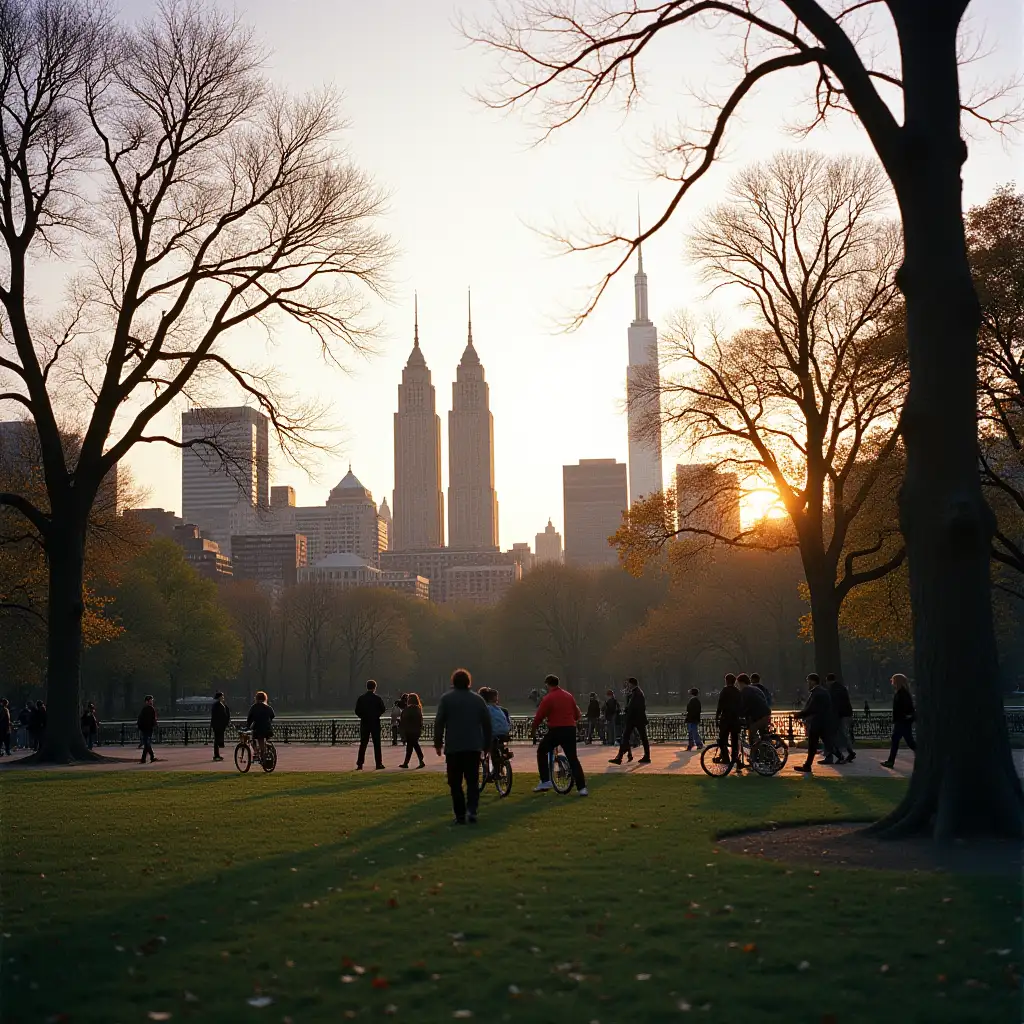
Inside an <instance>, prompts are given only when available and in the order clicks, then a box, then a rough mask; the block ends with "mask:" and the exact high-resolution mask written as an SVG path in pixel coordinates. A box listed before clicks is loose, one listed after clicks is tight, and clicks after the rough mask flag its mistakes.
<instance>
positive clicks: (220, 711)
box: [210, 690, 231, 761]
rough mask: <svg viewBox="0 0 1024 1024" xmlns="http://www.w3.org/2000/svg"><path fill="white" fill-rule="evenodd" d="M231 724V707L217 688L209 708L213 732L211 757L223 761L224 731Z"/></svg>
mask: <svg viewBox="0 0 1024 1024" xmlns="http://www.w3.org/2000/svg"><path fill="white" fill-rule="evenodd" d="M230 724H231V709H230V708H229V707H228V705H227V700H226V699H225V697H224V694H223V693H221V691H220V690H218V691H217V692H216V693H215V694H214V695H213V707H212V708H210V731H211V732H212V733H213V759H214V761H223V760H224V758H223V757H221V753H220V752H221V751H222V750H223V749H224V733H225V732H227V728H228V726H229V725H230Z"/></svg>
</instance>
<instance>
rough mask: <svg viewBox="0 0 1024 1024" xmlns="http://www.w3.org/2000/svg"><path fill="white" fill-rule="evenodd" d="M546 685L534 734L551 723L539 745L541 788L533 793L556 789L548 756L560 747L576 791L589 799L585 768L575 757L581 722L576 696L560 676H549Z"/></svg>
mask: <svg viewBox="0 0 1024 1024" xmlns="http://www.w3.org/2000/svg"><path fill="white" fill-rule="evenodd" d="M544 685H545V686H546V687H547V690H548V692H547V695H546V696H545V697H544V699H543V700H542V701H541V702H540V704H539V705H538V707H537V714H536V715H534V716H533V729H532V732H533V733H536V732H537V726H539V725H540V723H541V722H543V721H544V719H545V718H546V719H547V721H548V731H547V732H546V733H545V735H544V739H542V740H541V741H540V743H539V744H538V745H537V771H538V772H540V785H539V786H536V787H535V788H534V790H533V791H534V793H544V792H546V791H547V790H549V789H553V788H554V787H553V786H552V785H551V765H550V764H549V763H548V756H549V755H550V753H551V751H552V750H554V749H555V747H561V748H562V750H564V751H565V756H566V757H567V758H568V759H569V767H570V768H571V769H572V777H573V781H574V782H575V783H576V792H577V793H579V795H580V796H588V795H589V794H588V793H587V780H586V778H585V777H584V775H583V766H582V765H581V764H580V759H579V758H578V757H577V756H576V723H577V722H578V721H579V720H580V709H579V708H578V707H577V706H576V700H575V698H574V697H573V695H572V694H571V693H569V691H568V690H563V689H562V687H561V686H559V684H558V676H548V677H547V679H545V680H544Z"/></svg>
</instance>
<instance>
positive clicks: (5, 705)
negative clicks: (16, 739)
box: [0, 697, 11, 756]
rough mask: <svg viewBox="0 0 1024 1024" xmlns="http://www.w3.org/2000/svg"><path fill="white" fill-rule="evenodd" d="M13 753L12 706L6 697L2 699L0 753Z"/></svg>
mask: <svg viewBox="0 0 1024 1024" xmlns="http://www.w3.org/2000/svg"><path fill="white" fill-rule="evenodd" d="M10 753H11V707H10V703H9V701H8V700H7V698H6V697H4V698H3V699H0V754H7V755H8V756H10Z"/></svg>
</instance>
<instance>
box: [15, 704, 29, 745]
mask: <svg viewBox="0 0 1024 1024" xmlns="http://www.w3.org/2000/svg"><path fill="white" fill-rule="evenodd" d="M17 740H18V746H19V747H21V749H22V750H28V749H29V748H30V747H31V746H32V702H31V701H28V702H26V704H25V706H24V707H23V708H22V709H21V711H19V712H18V736H17Z"/></svg>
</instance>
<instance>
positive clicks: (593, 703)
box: [586, 693, 601, 744]
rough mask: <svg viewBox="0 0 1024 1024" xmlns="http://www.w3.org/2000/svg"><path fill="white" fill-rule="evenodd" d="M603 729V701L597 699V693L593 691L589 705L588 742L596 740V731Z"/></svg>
mask: <svg viewBox="0 0 1024 1024" xmlns="http://www.w3.org/2000/svg"><path fill="white" fill-rule="evenodd" d="M600 731H601V702H600V701H599V700H598V699H597V694H596V693H592V694H591V695H590V703H589V704H588V705H587V739H586V742H587V743H588V744H589V743H592V742H593V740H594V733H599V732H600Z"/></svg>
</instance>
